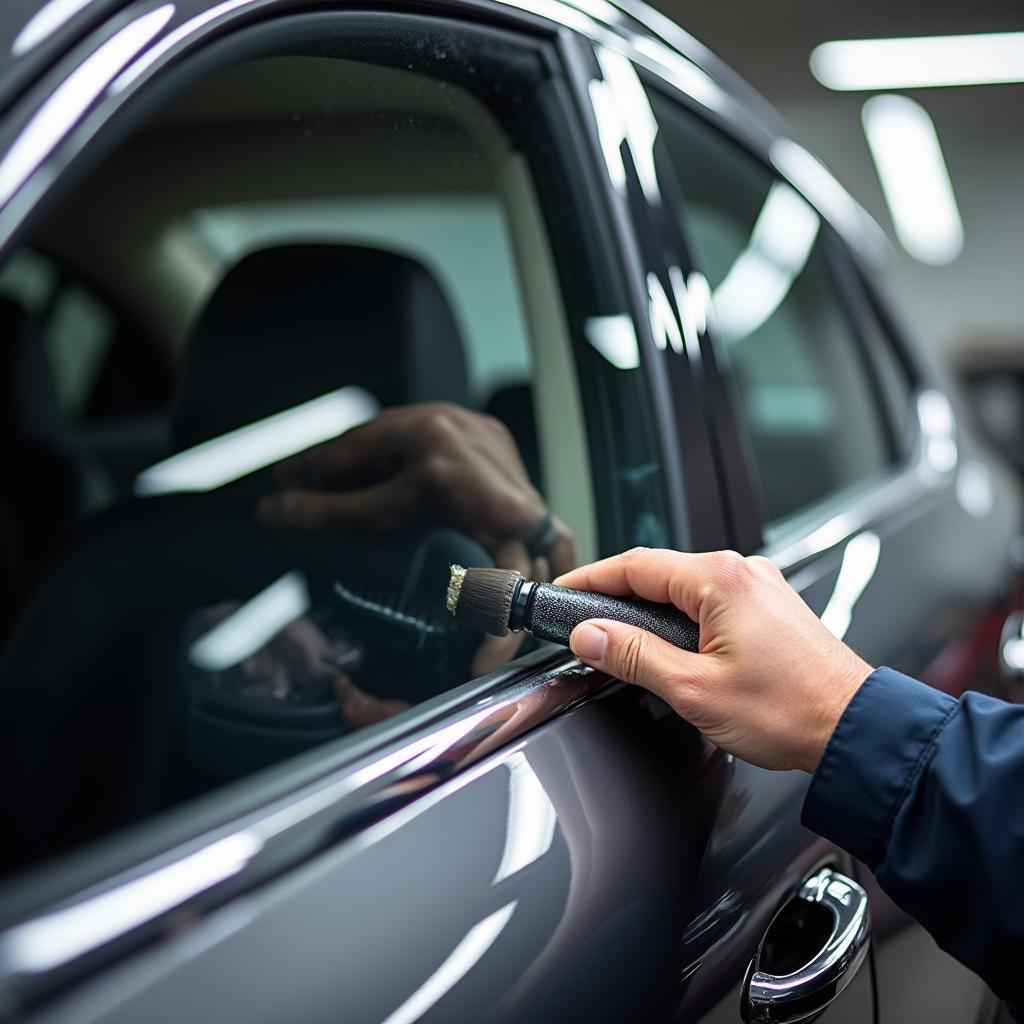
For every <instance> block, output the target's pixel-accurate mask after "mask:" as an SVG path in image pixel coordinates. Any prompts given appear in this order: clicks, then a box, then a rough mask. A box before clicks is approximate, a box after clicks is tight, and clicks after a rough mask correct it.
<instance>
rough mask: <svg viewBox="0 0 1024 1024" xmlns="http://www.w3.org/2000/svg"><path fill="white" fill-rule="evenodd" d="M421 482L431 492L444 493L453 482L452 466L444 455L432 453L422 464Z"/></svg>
mask: <svg viewBox="0 0 1024 1024" xmlns="http://www.w3.org/2000/svg"><path fill="white" fill-rule="evenodd" d="M420 481H421V482H422V483H423V484H424V485H426V487H427V489H428V490H430V491H435V492H436V491H444V490H446V489H447V488H448V486H449V485H450V484H451V481H452V464H451V462H450V461H449V460H448V459H447V458H446V457H445V456H444V455H442V454H440V453H438V452H431V453H430V454H428V455H427V456H426V457H425V458H424V459H423V461H422V463H421V464H420Z"/></svg>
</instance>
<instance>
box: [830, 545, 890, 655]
mask: <svg viewBox="0 0 1024 1024" xmlns="http://www.w3.org/2000/svg"><path fill="white" fill-rule="evenodd" d="M881 552H882V542H881V540H879V537H878V534H876V533H872V532H871V531H870V530H865V532H864V533H858V534H857V536H856V537H852V538H851V539H850V542H849V543H848V544H847V545H846V549H845V550H844V551H843V561H842V564H841V565H840V567H839V575H838V576H837V577H836V585H835V589H834V590H833V591H832V596H831V597H830V598H829V600H828V604H827V605H826V606H825V610H824V611H823V612H822V613H821V624H822V625H823V626H824V627H825V628H826V629H827V630H828V631H829V632H830V633H832V635H833V636H836V637H838V638H839V639H840V640H842V639H843V637H844V636H846V633H847V631H848V630H849V628H850V623H851V622H852V621H853V607H854V605H855V604H856V603H857V602H858V601H859V600H860V596H861V594H863V593H864V591H865V590H866V589H867V585H868V584H869V583H870V582H871V579H872V577H873V576H874V575H875V570H876V569H877V568H878V557H879V555H880V554H881Z"/></svg>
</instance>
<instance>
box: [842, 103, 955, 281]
mask: <svg viewBox="0 0 1024 1024" xmlns="http://www.w3.org/2000/svg"><path fill="white" fill-rule="evenodd" d="M861 118H862V120H863V122H864V133H865V134H866V135H867V139H868V147H869V148H870V149H871V156H872V158H873V159H874V161H875V167H876V168H877V169H878V178H879V180H880V181H881V183H882V192H883V193H884V194H885V201H886V204H887V205H888V207H889V213H890V214H891V215H892V220H893V226H894V227H895V228H896V235H897V237H898V238H899V240H900V242H901V243H902V245H903V248H904V249H906V250H907V252H908V253H910V255H911V256H913V257H915V258H916V259H919V260H920V261H921V262H922V263H931V264H934V265H940V264H943V263H950V262H952V261H953V260H954V259H956V257H957V256H958V255H959V254H960V250H961V249H962V248H963V245H964V227H963V222H962V221H961V220H960V211H959V209H958V208H957V205H956V196H955V195H954V194H953V183H952V182H951V181H950V180H949V171H948V170H947V169H946V161H945V160H944V159H943V157H942V147H941V146H940V145H939V137H938V135H936V134H935V125H933V124H932V119H931V118H930V117H929V116H928V112H927V111H926V110H925V109H924V107H922V106H921V105H920V104H919V103H915V102H914V101H913V100H911V99H908V98H907V97H906V96H875V97H873V98H872V99H870V100H868V101H867V103H865V104H864V109H863V111H862V112H861Z"/></svg>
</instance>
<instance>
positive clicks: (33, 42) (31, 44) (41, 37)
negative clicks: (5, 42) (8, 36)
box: [11, 0, 94, 57]
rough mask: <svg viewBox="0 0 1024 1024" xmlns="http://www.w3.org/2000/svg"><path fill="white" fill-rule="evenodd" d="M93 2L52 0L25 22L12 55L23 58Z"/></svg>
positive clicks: (89, 0) (92, 0) (13, 45)
mask: <svg viewBox="0 0 1024 1024" xmlns="http://www.w3.org/2000/svg"><path fill="white" fill-rule="evenodd" d="M93 2H94V0H50V2H49V3H48V4H46V5H45V6H43V7H41V8H39V10H38V11H36V13H35V14H33V15H32V17H31V18H29V20H28V21H27V22H25V26H24V28H22V30H21V31H20V32H19V33H18V34H17V36H15V38H14V43H13V44H12V45H11V53H12V54H13V55H14V56H15V57H21V56H23V55H24V54H26V53H28V52H29V50H34V49H35V48H36V47H37V46H38V45H39V44H40V43H42V42H45V41H46V40H47V39H49V38H50V36H52V35H53V33H54V32H56V31H57V30H58V29H59V28H60V27H61V26H62V25H64V24H66V23H67V22H68V21H70V20H71V19H72V18H73V17H74V16H75V15H76V14H78V13H79V11H81V10H84V9H85V8H86V7H88V6H89V4H91V3H93Z"/></svg>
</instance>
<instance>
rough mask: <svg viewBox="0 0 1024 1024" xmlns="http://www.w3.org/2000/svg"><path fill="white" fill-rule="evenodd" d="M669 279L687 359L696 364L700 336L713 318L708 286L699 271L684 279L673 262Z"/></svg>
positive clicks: (709, 287)
mask: <svg viewBox="0 0 1024 1024" xmlns="http://www.w3.org/2000/svg"><path fill="white" fill-rule="evenodd" d="M668 280H669V283H670V284H671V285H672V297H673V298H674V299H675V300H676V309H678V310H679V316H680V320H681V321H682V328H683V344H684V345H685V346H686V352H687V354H688V355H689V357H690V362H691V363H694V364H696V363H699V362H700V338H701V335H702V334H704V333H705V331H707V329H708V321H709V320H711V318H712V297H711V285H710V284H709V283H708V279H707V278H706V277H705V276H704V275H703V274H702V273H701V272H700V271H699V270H694V271H693V272H692V273H691V274H690V275H689V277H685V278H684V277H683V272H682V270H681V269H680V268H679V267H677V266H676V265H675V264H674V263H673V264H672V266H670V267H669V268H668Z"/></svg>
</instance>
